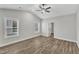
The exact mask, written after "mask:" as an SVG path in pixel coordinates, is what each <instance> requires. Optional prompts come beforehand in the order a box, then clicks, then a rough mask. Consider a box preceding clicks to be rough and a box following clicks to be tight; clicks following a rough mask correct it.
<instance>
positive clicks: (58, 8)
mask: <svg viewBox="0 0 79 59" xmlns="http://www.w3.org/2000/svg"><path fill="white" fill-rule="evenodd" d="M49 5H50V6H51V7H52V9H51V12H50V13H45V14H41V13H40V12H38V11H36V10H39V8H38V4H0V8H2V9H15V10H24V11H30V12H33V13H34V14H36V15H37V16H39V17H40V18H43V19H46V18H48V17H55V16H60V15H63V14H70V13H75V12H76V11H77V9H78V4H49Z"/></svg>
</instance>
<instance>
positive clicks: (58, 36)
mask: <svg viewBox="0 0 79 59" xmlns="http://www.w3.org/2000/svg"><path fill="white" fill-rule="evenodd" d="M54 38H57V39H61V40H65V41H70V42H76V41H75V40H70V39H66V38H63V37H59V36H54Z"/></svg>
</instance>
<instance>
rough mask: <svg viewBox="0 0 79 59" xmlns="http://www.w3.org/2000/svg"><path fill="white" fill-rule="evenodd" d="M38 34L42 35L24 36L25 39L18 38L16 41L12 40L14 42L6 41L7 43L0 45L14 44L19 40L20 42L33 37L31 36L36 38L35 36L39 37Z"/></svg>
mask: <svg viewBox="0 0 79 59" xmlns="http://www.w3.org/2000/svg"><path fill="white" fill-rule="evenodd" d="M37 36H40V34H37V35H33V36H30V37H26V38H23V39H19V40H16V41H12V42H9V43H5V44H2V45H0V47H4V46H7V45H10V44H14V43H17V42H20V41H24V40H27V39H31V38H34V37H37Z"/></svg>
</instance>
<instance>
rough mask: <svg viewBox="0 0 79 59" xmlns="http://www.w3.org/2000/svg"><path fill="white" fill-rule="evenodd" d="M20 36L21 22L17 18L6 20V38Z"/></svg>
mask: <svg viewBox="0 0 79 59" xmlns="http://www.w3.org/2000/svg"><path fill="white" fill-rule="evenodd" d="M18 35H19V21H18V20H17V19H15V18H5V37H13V36H18Z"/></svg>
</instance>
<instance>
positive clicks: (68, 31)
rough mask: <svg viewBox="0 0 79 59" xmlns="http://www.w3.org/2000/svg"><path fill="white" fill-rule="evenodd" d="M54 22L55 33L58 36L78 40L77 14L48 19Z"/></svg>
mask: <svg viewBox="0 0 79 59" xmlns="http://www.w3.org/2000/svg"><path fill="white" fill-rule="evenodd" d="M47 22H49V24H50V23H51V22H53V23H54V35H55V36H56V37H60V38H64V39H68V40H70V41H76V40H77V38H76V14H70V15H63V16H59V17H55V18H50V19H49V20H47Z"/></svg>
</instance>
